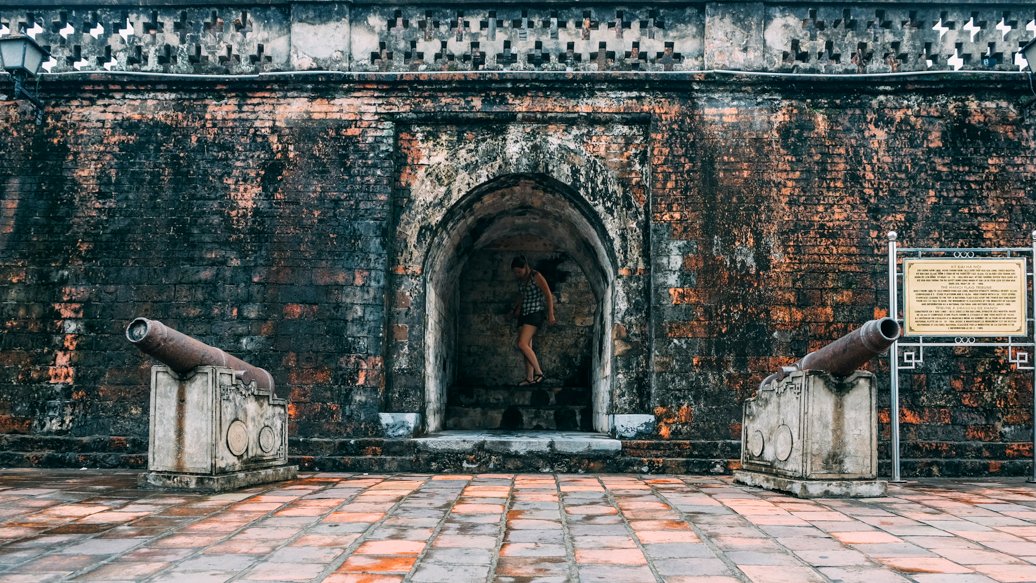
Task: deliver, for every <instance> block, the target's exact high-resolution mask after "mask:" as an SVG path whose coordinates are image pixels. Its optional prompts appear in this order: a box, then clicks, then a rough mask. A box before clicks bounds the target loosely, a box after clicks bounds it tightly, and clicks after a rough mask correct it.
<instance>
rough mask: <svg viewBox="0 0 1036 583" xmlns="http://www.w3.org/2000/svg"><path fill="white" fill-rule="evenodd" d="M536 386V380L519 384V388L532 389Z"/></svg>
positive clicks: (526, 380)
mask: <svg viewBox="0 0 1036 583" xmlns="http://www.w3.org/2000/svg"><path fill="white" fill-rule="evenodd" d="M535 384H536V381H535V380H531V381H530V380H529V379H525V380H523V381H521V382H520V383H518V386H519V387H531V386H533V385H535Z"/></svg>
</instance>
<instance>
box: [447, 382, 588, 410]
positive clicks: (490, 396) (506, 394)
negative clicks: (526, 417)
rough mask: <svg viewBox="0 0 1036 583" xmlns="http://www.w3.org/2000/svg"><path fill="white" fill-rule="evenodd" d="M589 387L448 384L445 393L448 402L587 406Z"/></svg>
mask: <svg viewBox="0 0 1036 583" xmlns="http://www.w3.org/2000/svg"><path fill="white" fill-rule="evenodd" d="M590 399H591V392H590V389H589V388H587V387H559V386H545V385H535V386H531V387H515V386H499V387H452V388H451V389H450V390H449V391H448V392H447V395H446V401H447V403H448V404H449V405H455V406H466V407H468V406H480V407H501V406H502V407H506V406H509V405H519V406H522V405H527V406H533V407H548V406H552V405H584V406H585V405H589V404H590Z"/></svg>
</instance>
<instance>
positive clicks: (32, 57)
mask: <svg viewBox="0 0 1036 583" xmlns="http://www.w3.org/2000/svg"><path fill="white" fill-rule="evenodd" d="M49 56H50V55H49V54H48V53H47V51H45V50H43V47H41V46H40V45H38V44H36V41H35V40H33V38H32V37H30V36H26V35H24V34H13V35H10V36H5V37H3V38H0V65H2V66H3V68H4V70H5V71H7V72H8V73H10V74H11V76H12V77H14V98H15V99H18V98H19V97H24V98H25V99H28V100H29V102H30V103H32V104H33V106H35V108H36V125H41V124H42V123H43V102H42V101H40V99H39V97H37V96H35V95H33V94H32V93H30V92H29V91H28V90H27V89H26V88H25V81H26V79H28V78H29V77H35V76H36V74H37V73H39V71H40V67H42V66H43V61H45V60H46V59H47V57H49Z"/></svg>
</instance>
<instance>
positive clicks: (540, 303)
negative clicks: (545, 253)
mask: <svg viewBox="0 0 1036 583" xmlns="http://www.w3.org/2000/svg"><path fill="white" fill-rule="evenodd" d="M537 273H539V272H537V271H536V270H532V272H531V273H529V278H528V279H526V280H525V281H523V282H520V283H519V284H518V291H520V292H521V294H522V315H523V316H524V315H526V314H532V313H535V312H542V311H544V310H546V309H547V298H545V297H543V290H542V289H540V286H538V285H536V274H537Z"/></svg>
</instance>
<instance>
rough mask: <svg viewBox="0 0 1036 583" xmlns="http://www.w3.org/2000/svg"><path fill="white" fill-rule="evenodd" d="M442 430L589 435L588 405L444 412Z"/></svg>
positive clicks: (589, 415) (452, 409)
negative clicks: (524, 430) (499, 430)
mask: <svg viewBox="0 0 1036 583" xmlns="http://www.w3.org/2000/svg"><path fill="white" fill-rule="evenodd" d="M446 429H546V430H558V431H592V430H593V413H592V410H591V409H590V407H589V406H588V405H553V406H544V407H534V406H520V405H511V406H508V407H502V406H501V407H457V406H450V407H447V408H446Z"/></svg>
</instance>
